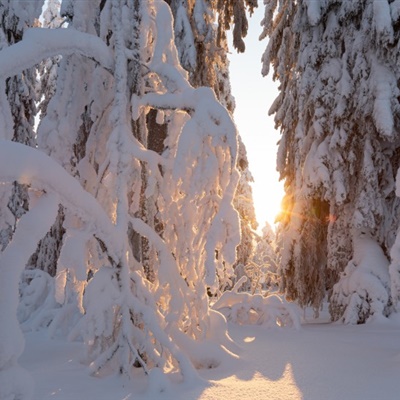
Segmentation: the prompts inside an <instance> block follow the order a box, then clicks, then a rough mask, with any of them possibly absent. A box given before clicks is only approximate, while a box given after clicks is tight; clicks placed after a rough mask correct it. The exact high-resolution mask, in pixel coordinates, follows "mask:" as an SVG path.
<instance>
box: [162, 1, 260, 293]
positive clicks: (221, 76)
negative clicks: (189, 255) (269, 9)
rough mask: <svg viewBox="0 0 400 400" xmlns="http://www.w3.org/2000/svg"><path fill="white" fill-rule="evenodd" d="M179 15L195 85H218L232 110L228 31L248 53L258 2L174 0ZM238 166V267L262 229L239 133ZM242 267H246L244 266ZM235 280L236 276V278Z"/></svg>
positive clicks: (182, 47) (184, 59)
mask: <svg viewBox="0 0 400 400" xmlns="http://www.w3.org/2000/svg"><path fill="white" fill-rule="evenodd" d="M167 2H168V3H169V4H170V5H171V9H172V12H173V14H174V29H175V42H176V45H177V49H178V53H179V58H180V61H181V64H182V66H183V67H184V68H185V69H186V70H187V71H188V72H189V79H190V83H191V84H192V85H193V86H194V87H198V86H208V87H211V88H213V90H214V92H215V94H216V96H217V98H218V100H219V101H220V102H221V104H223V105H224V106H225V107H226V108H227V109H228V110H229V111H230V112H231V113H232V114H233V112H234V108H235V101H234V98H233V96H232V93H231V85H230V78H229V60H228V56H227V55H228V43H227V39H226V30H228V29H230V28H231V26H232V25H234V37H235V40H234V47H235V48H236V49H237V50H238V51H244V42H243V37H245V36H246V33H247V15H246V8H248V9H249V11H250V12H252V11H253V8H254V7H256V6H257V2H256V1H252V2H248V1H247V2H246V1H242V0H241V1H236V2H235V3H231V2H213V1H209V0H201V1H196V2H192V1H181V0H169V1H167ZM237 169H238V171H239V174H240V179H239V184H238V187H237V191H236V193H235V197H234V206H235V208H236V210H237V211H238V213H239V218H240V223H241V242H240V244H239V246H238V247H237V260H236V263H235V266H234V267H235V269H236V266H237V265H242V266H243V265H244V264H246V263H247V261H248V259H249V257H250V255H251V254H252V252H253V248H254V241H253V236H254V232H253V230H254V229H256V228H257V222H256V218H255V211H254V205H253V196H252V189H251V186H250V184H251V182H253V177H252V175H251V172H250V170H249V163H248V159H247V153H246V147H245V145H244V143H243V142H242V140H241V139H240V137H239V153H238V161H237ZM239 269H240V268H239ZM233 273H234V271H233V270H232V271H231V272H230V273H229V274H228V276H225V277H221V282H220V285H221V288H222V289H223V288H224V287H226V286H231V278H232V276H231V275H233ZM233 279H234V278H233Z"/></svg>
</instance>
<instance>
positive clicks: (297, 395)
mask: <svg viewBox="0 0 400 400" xmlns="http://www.w3.org/2000/svg"><path fill="white" fill-rule="evenodd" d="M249 378H250V379H246V371H243V377H242V376H230V377H228V378H226V379H223V380H220V381H213V384H212V386H210V387H209V388H208V389H206V390H205V391H204V392H203V393H202V395H201V400H215V399H230V400H235V399H251V400H265V399H268V400H300V399H303V394H302V392H301V391H300V389H299V388H298V387H297V384H296V381H295V378H294V375H293V370H292V365H291V364H286V367H285V370H284V372H283V374H282V376H280V378H279V379H276V380H273V379H270V378H268V377H266V376H264V375H262V374H260V373H259V372H256V373H255V374H254V375H252V376H251V377H249Z"/></svg>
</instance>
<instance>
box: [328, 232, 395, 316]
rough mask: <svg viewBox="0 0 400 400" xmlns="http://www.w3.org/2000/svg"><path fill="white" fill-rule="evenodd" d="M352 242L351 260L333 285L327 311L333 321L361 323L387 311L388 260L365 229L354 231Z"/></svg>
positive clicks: (388, 290)
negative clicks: (352, 253) (352, 252)
mask: <svg viewBox="0 0 400 400" xmlns="http://www.w3.org/2000/svg"><path fill="white" fill-rule="evenodd" d="M353 244H354V255H353V259H352V260H350V261H349V263H348V264H347V266H346V268H345V269H344V271H343V273H342V275H341V278H340V280H339V282H338V283H336V284H335V286H334V287H333V291H332V295H331V302H330V312H331V316H332V319H333V320H341V321H342V322H344V323H346V324H361V323H364V322H366V321H367V320H368V321H369V320H372V319H376V318H379V317H380V316H388V314H389V308H390V304H391V300H390V277H389V271H388V267H389V261H388V259H387V258H386V256H385V254H384V253H383V250H382V248H381V247H380V246H379V244H378V243H377V242H376V241H375V240H374V239H373V238H372V237H371V236H370V235H369V233H368V232H366V231H365V230H361V231H359V232H357V233H355V234H354V236H353ZM372 317H374V318H372Z"/></svg>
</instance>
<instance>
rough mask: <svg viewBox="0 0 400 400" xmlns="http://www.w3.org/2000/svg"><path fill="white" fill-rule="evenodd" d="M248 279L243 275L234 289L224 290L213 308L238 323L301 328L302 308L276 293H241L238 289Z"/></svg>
mask: <svg viewBox="0 0 400 400" xmlns="http://www.w3.org/2000/svg"><path fill="white" fill-rule="evenodd" d="M246 279H247V278H246V277H245V276H243V277H242V278H241V279H240V280H239V281H238V282H237V284H236V285H235V286H234V288H233V289H232V290H229V291H226V292H224V293H223V294H222V296H221V297H220V298H219V299H218V300H217V301H216V302H215V304H214V305H213V309H214V310H216V311H219V312H220V313H222V314H223V315H225V317H226V318H227V319H228V320H229V321H232V322H234V323H237V324H256V325H263V326H265V327H268V328H272V327H277V326H279V327H281V326H287V327H294V328H296V329H299V328H300V310H299V309H298V308H297V306H296V305H294V304H290V303H288V302H287V301H286V300H284V299H282V298H281V297H279V296H278V295H275V294H274V295H267V296H263V295H261V294H250V293H246V292H240V293H239V292H238V289H239V288H240V286H241V285H243V284H244V283H245V282H246Z"/></svg>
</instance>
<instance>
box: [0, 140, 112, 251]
mask: <svg viewBox="0 0 400 400" xmlns="http://www.w3.org/2000/svg"><path fill="white" fill-rule="evenodd" d="M0 181H1V182H13V181H18V182H20V183H25V184H29V185H32V186H34V187H35V188H36V189H42V190H44V191H46V192H54V193H58V195H59V196H60V201H61V202H62V203H63V204H64V205H66V206H68V207H69V208H71V209H72V210H73V211H74V213H75V214H76V215H78V216H79V217H80V218H82V219H83V220H84V221H87V222H88V223H90V224H95V226H96V228H97V230H96V233H97V235H99V237H101V238H102V239H103V238H106V241H107V242H110V241H116V238H115V229H114V226H113V225H112V223H111V221H110V220H109V218H108V216H107V214H106V213H105V212H104V210H103V209H102V208H101V206H100V204H99V203H98V201H97V200H96V199H95V198H94V197H93V196H92V195H91V194H90V193H88V192H86V191H85V190H84V189H83V188H82V186H81V185H80V183H79V182H78V181H77V180H76V179H75V178H73V177H72V176H71V175H69V174H68V173H67V172H66V171H65V170H64V169H63V168H62V167H61V166H60V165H59V164H57V163H56V162H55V161H54V160H53V159H51V158H50V157H48V156H47V155H45V154H44V153H42V152H41V151H38V150H35V149H33V148H31V147H28V146H25V145H23V144H19V143H15V142H11V141H6V140H0ZM115 244H116V246H115V247H113V248H118V246H117V243H115Z"/></svg>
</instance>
